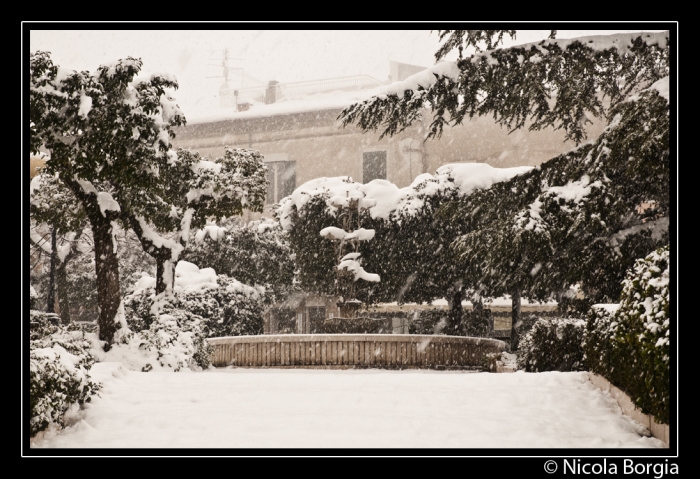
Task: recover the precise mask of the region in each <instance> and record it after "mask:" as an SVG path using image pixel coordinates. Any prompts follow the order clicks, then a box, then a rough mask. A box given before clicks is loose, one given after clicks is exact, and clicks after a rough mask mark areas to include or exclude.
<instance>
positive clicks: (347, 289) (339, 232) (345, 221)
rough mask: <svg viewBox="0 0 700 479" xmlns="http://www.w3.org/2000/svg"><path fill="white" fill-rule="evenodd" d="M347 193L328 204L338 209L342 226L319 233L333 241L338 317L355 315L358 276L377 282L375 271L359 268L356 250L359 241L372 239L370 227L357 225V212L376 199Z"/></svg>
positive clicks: (367, 206) (372, 234)
mask: <svg viewBox="0 0 700 479" xmlns="http://www.w3.org/2000/svg"><path fill="white" fill-rule="evenodd" d="M352 193H353V194H352V195H350V191H348V192H346V195H345V196H333V197H331V198H329V200H328V203H329V205H330V206H332V207H333V208H336V209H337V210H338V214H337V216H338V219H339V221H340V225H341V227H340V228H338V227H337V226H328V227H326V228H323V229H322V230H321V231H320V232H319V233H320V235H321V236H322V237H323V238H326V239H328V240H330V241H332V242H333V247H334V248H333V249H334V250H335V254H336V257H335V259H336V263H335V266H334V270H335V274H336V278H335V287H336V290H335V294H336V296H338V297H339V303H338V306H339V307H340V315H341V317H346V318H354V317H355V314H356V312H357V310H358V309H359V307H360V306H361V305H362V302H361V301H360V300H358V299H357V292H356V286H355V284H356V282H357V280H358V279H361V280H363V281H368V282H372V283H378V282H379V281H380V277H379V275H378V274H374V273H368V272H367V271H365V269H364V268H363V267H362V264H361V263H362V259H361V258H360V256H362V253H360V252H358V248H359V246H360V242H361V241H368V240H371V239H372V238H374V230H373V229H365V228H361V227H360V215H361V214H362V212H363V211H367V210H368V209H369V208H371V207H372V206H375V205H376V203H377V202H376V201H374V200H372V199H366V198H365V197H364V196H365V195H364V193H362V192H360V191H357V190H355V191H353V192H352Z"/></svg>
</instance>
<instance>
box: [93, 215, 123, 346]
mask: <svg viewBox="0 0 700 479" xmlns="http://www.w3.org/2000/svg"><path fill="white" fill-rule="evenodd" d="M98 214H100V213H98ZM90 222H91V223H92V232H93V239H94V242H95V273H96V276H97V304H98V305H99V307H100V316H99V318H98V320H97V324H98V326H99V330H100V339H101V340H102V341H106V342H107V344H108V345H111V344H112V341H113V340H114V333H115V332H116V331H117V327H118V325H117V323H116V322H115V319H116V316H117V312H118V311H119V304H120V303H121V294H120V291H119V262H118V260H117V252H116V251H115V250H114V244H113V240H112V223H111V222H110V221H109V220H108V219H107V218H105V217H104V216H103V217H102V218H99V217H97V216H96V215H92V216H91V217H90ZM108 347H109V346H108Z"/></svg>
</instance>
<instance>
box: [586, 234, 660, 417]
mask: <svg viewBox="0 0 700 479" xmlns="http://www.w3.org/2000/svg"><path fill="white" fill-rule="evenodd" d="M668 283H669V250H668V247H663V248H659V249H657V250H656V251H654V252H652V253H651V254H649V255H647V256H646V257H645V258H643V259H640V260H637V262H636V263H635V265H634V267H633V268H631V269H630V270H629V271H628V273H627V277H626V278H625V280H624V281H623V290H622V297H621V301H620V304H619V305H614V306H609V307H607V308H606V307H603V305H596V306H595V307H594V308H593V309H592V311H591V313H590V315H589V318H588V324H587V327H586V337H585V345H584V347H585V351H586V364H587V365H588V367H589V369H590V370H591V371H593V372H595V373H597V374H600V375H602V376H604V377H606V378H607V379H608V380H609V381H610V382H611V383H613V384H615V385H616V386H617V387H619V388H620V389H622V390H623V391H625V392H626V393H627V394H628V395H629V396H630V398H631V399H632V400H633V401H634V402H635V404H636V405H637V407H639V408H640V409H641V410H642V412H644V413H646V414H652V415H653V416H654V417H655V418H656V420H657V421H660V422H664V423H668V419H669V404H670V384H669V368H670V345H669V291H668Z"/></svg>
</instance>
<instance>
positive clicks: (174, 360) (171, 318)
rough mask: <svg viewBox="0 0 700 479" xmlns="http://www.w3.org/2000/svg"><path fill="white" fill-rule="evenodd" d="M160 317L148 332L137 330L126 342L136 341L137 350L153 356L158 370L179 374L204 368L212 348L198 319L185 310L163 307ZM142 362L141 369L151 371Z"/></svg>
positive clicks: (150, 366) (207, 364) (151, 365)
mask: <svg viewBox="0 0 700 479" xmlns="http://www.w3.org/2000/svg"><path fill="white" fill-rule="evenodd" d="M164 311H167V312H163V313H162V314H160V315H159V316H158V318H157V319H156V320H155V321H153V322H152V323H151V325H150V327H149V328H148V329H145V330H143V331H139V332H138V333H136V335H135V336H134V337H133V338H131V339H130V340H129V342H133V341H136V342H138V348H139V350H140V351H142V352H144V353H146V354H147V355H148V353H149V352H150V353H155V358H154V359H155V361H157V362H158V364H159V365H160V366H161V367H162V368H167V369H172V370H173V371H176V372H177V371H179V370H181V369H182V368H184V367H189V368H190V369H198V368H202V369H206V368H208V367H209V365H210V364H211V360H210V354H211V350H212V349H213V348H212V347H211V346H209V345H208V344H207V342H206V339H205V338H204V334H203V331H202V323H203V320H202V318H201V317H199V316H197V315H195V314H192V313H190V312H188V311H182V310H177V309H175V310H170V309H169V308H164ZM153 366H154V365H153V364H152V363H151V362H149V363H146V365H145V366H144V367H143V370H145V371H148V370H150V369H152V368H153Z"/></svg>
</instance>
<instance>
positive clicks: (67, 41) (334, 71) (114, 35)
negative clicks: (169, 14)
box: [29, 25, 658, 116]
mask: <svg viewBox="0 0 700 479" xmlns="http://www.w3.org/2000/svg"><path fill="white" fill-rule="evenodd" d="M237 26H240V25H237ZM417 26H419V25H417ZM626 31H631V30H586V31H584V30H559V31H558V34H557V38H572V37H577V36H583V35H591V34H610V33H615V32H626ZM647 31H649V30H647ZM656 31H658V30H656ZM548 33H549V31H548V30H519V31H518V35H517V40H516V41H515V42H510V41H509V42H508V43H509V44H512V43H516V44H519V43H528V42H532V41H537V40H541V39H544V38H546V37H547V35H548ZM439 45H440V42H439V41H438V34H437V32H432V33H431V32H430V31H429V30H333V31H328V30H310V31H303V30H286V31H285V30H224V31H220V30H209V31H206V30H178V31H174V30H173V31H168V30H165V31H160V30H158V31H149V30H72V31H71V30H32V31H31V32H30V41H29V49H30V51H31V52H35V51H37V50H48V51H50V52H51V54H52V58H53V60H54V63H56V64H58V65H60V66H62V67H65V68H70V69H73V70H89V71H94V70H95V69H96V68H97V66H99V65H101V64H103V63H112V62H114V61H115V60H118V59H120V58H125V57H127V56H132V57H137V58H141V59H142V60H143V71H144V72H163V73H171V74H174V75H175V76H176V77H177V79H178V82H179V85H180V88H179V90H178V91H177V92H176V93H175V97H176V99H177V100H178V103H179V105H180V107H181V108H182V110H183V111H184V113H185V116H187V114H188V112H189V113H195V112H202V111H203V109H206V108H208V107H216V106H217V105H218V91H219V87H220V86H221V84H222V83H223V78H220V76H221V75H222V67H221V66H217V65H220V63H221V59H222V58H223V49H224V48H228V50H229V58H230V61H229V64H230V66H231V67H242V68H244V69H245V70H246V72H247V73H248V74H250V75H252V76H253V77H255V78H257V79H259V80H261V81H264V82H267V81H269V80H277V81H280V82H294V81H303V80H316V79H323V78H334V77H342V76H351V75H360V74H366V75H371V76H373V77H375V78H377V79H378V80H381V81H385V80H387V77H388V75H389V61H390V60H395V61H400V62H404V63H410V64H414V65H421V66H426V67H427V66H430V65H432V64H434V62H435V61H434V56H433V55H434V53H435V51H436V50H437V49H438V47H439ZM215 76H219V78H208V77H215Z"/></svg>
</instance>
